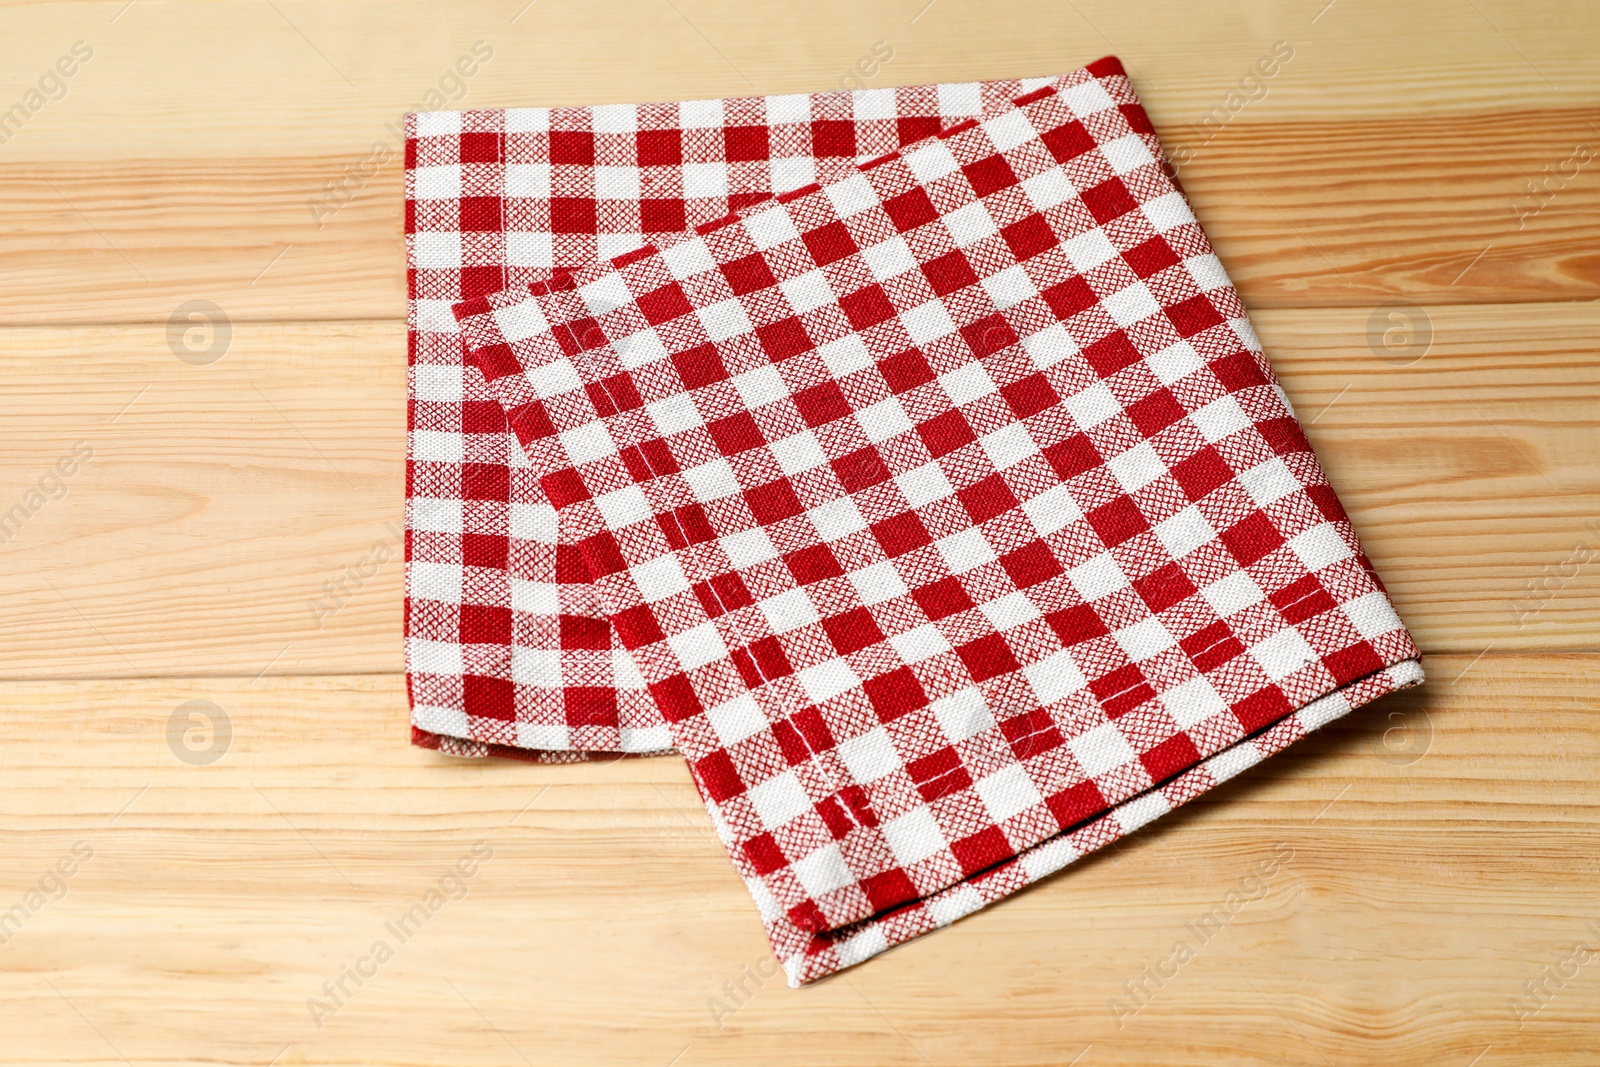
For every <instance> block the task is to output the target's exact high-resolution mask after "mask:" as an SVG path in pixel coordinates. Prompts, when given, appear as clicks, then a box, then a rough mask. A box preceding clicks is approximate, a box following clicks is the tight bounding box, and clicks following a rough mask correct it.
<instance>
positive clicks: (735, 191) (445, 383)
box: [405, 58, 1159, 762]
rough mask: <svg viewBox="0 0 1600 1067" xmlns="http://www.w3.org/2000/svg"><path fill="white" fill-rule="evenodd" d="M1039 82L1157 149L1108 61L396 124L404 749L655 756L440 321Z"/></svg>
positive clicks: (569, 563)
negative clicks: (400, 153)
mask: <svg viewBox="0 0 1600 1067" xmlns="http://www.w3.org/2000/svg"><path fill="white" fill-rule="evenodd" d="M1047 84H1060V85H1062V86H1068V87H1072V88H1074V90H1075V91H1078V92H1082V93H1101V94H1104V95H1105V96H1106V97H1107V98H1109V99H1111V100H1113V101H1114V102H1115V106H1117V107H1119V108H1121V109H1123V110H1124V111H1125V112H1126V113H1127V114H1128V115H1129V116H1130V120H1131V121H1132V122H1133V124H1134V126H1135V128H1137V129H1138V130H1140V131H1141V132H1140V134H1139V136H1140V137H1141V138H1142V139H1144V140H1145V141H1147V143H1148V147H1149V148H1150V149H1151V151H1153V152H1157V151H1159V146H1158V145H1157V144H1156V140H1155V136H1154V133H1153V131H1151V130H1150V127H1149V123H1148V121H1147V120H1146V119H1145V118H1144V116H1143V111H1142V109H1140V107H1139V104H1138V101H1137V99H1136V98H1135V97H1134V95H1133V93H1132V90H1131V88H1130V87H1129V86H1128V84H1127V80H1126V78H1125V77H1124V75H1123V73H1122V68H1121V65H1120V64H1119V63H1117V61H1116V60H1115V59H1110V58H1108V59H1105V60H1101V61H1100V62H1098V63H1095V64H1091V65H1090V66H1089V67H1088V68H1085V69H1082V70H1078V71H1075V72H1073V73H1071V74H1067V75H1064V76H1061V77H1057V78H1033V79H1023V80H999V81H987V82H961V83H943V84H938V85H913V86H902V87H897V88H892V89H873V90H863V91H857V92H828V93H813V94H794V95H780V96H767V97H750V98H742V99H739V98H736V99H724V100H698V101H686V102H681V103H658V104H628V105H604V106H600V107H562V108H517V109H485V110H475V111H455V112H432V113H423V114H416V115H410V116H407V120H406V121H407V142H406V235H407V237H406V245H407V262H408V266H409V300H408V308H409V312H408V326H409V330H408V338H409V345H410V361H411V370H410V375H409V379H408V390H409V407H408V411H409V415H408V418H409V430H410V432H409V433H408V435H407V481H406V497H407V508H406V516H407V525H406V528H407V538H406V560H407V569H406V620H405V631H406V634H405V639H406V649H405V652H406V677H407V684H408V692H409V695H410V699H411V706H412V724H413V740H414V741H415V742H416V743H417V744H419V745H423V746H425V747H430V748H436V749H439V750H441V751H444V752H447V753H450V754H452V755H461V756H483V755H496V756H511V757H518V758H524V759H533V760H539V761H546V762H571V761H576V760H584V759H589V758H591V757H595V756H598V757H600V758H607V759H610V758H614V757H615V756H618V755H638V754H650V753H653V752H659V751H662V750H663V749H665V748H667V747H669V746H670V740H669V739H668V736H667V731H666V729H665V723H664V722H663V721H662V719H661V717H660V714H659V713H658V712H657V711H656V709H655V706H654V703H653V702H652V701H651V700H650V699H649V696H648V694H647V693H646V692H645V691H644V689H643V688H642V683H641V681H640V679H638V678H637V677H636V676H635V675H634V674H633V673H632V664H631V661H630V660H629V659H628V657H627V656H626V655H625V654H624V650H623V649H622V648H621V646H620V644H619V643H618V642H617V641H616V638H615V635H614V634H613V633H612V632H611V630H610V627H609V624H608V623H606V621H605V619H604V616H603V613H601V612H600V611H599V609H598V608H597V606H596V603H595V600H594V591H593V589H592V587H591V585H590V584H589V582H588V580H587V577H586V575H585V574H584V573H583V572H582V568H581V566H578V565H577V562H576V561H577V556H576V553H574V552H573V551H572V546H571V545H565V546H563V545H561V544H559V543H558V539H559V538H558V531H557V525H556V519H555V515H554V512H553V511H552V510H551V509H550V508H549V505H548V502H547V501H545V500H544V498H543V496H542V494H541V493H540V492H539V489H538V486H537V484H536V482H535V480H534V479H533V477H532V475H531V473H530V470H529V468H528V466H527V463H526V460H525V459H524V458H523V457H522V454H521V451H520V448H519V447H518V445H517V442H516V440H515V437H514V436H513V435H512V434H511V433H510V432H509V429H508V427H507V424H506V421H505V416H504V414H503V412H502V411H501V409H500V406H499V404H498V403H497V402H496V401H495V397H494V393H493V391H492V390H491V389H490V388H489V387H488V385H487V383H486V382H485V381H484V380H483V377H482V375H481V374H480V373H479V372H478V371H477V368H476V367H475V366H473V365H472V364H471V363H470V361H468V360H467V359H466V358H465V355H464V352H463V350H462V345H461V337H460V334H459V331H458V328H457V325H456V322H455V319H454V317H453V315H452V314H451V312H450V307H451V305H452V304H454V303H456V302H458V301H460V300H462V299H465V298H469V297H474V296H480V295H484V294H487V293H491V292H495V291H497V290H501V289H504V288H506V287H507V286H510V285H524V284H528V283H532V282H540V281H545V280H548V279H549V278H550V277H551V276H552V273H553V272H556V271H560V270H563V269H571V268H576V267H581V266H583V265H586V264H589V263H592V262H595V261H596V260H598V259H601V258H603V257H608V256H612V255H616V254H619V253H622V252H627V251H630V250H632V249H635V248H639V247H641V246H643V245H644V244H646V243H647V241H648V240H649V237H650V235H651V234H659V233H666V232H676V231H681V230H684V229H687V228H689V227H693V226H697V225H700V224H703V223H706V222H709V221H712V220H714V219H717V218H720V217H722V216H724V215H726V214H728V212H729V211H731V210H734V209H737V208H739V207H743V206H746V205H749V204H751V203H754V202H757V201H759V200H762V199H764V198H767V197H770V196H772V195H774V194H776V193H781V192H785V191H789V190H793V189H796V188H799V187H801V186H803V185H805V184H807V183H809V182H812V181H817V180H826V179H828V178H830V177H831V176H836V175H839V174H842V173H845V172H847V171H848V170H849V169H850V168H851V167H852V166H853V165H854V161H855V160H857V159H862V160H864V159H870V158H873V157H876V156H880V155H882V154H884V153H886V152H889V151H892V150H893V149H895V148H897V147H899V146H901V145H903V144H908V143H910V142H913V141H916V140H919V139H921V138H923V137H926V136H928V135H930V134H932V133H935V132H938V131H939V130H940V129H945V128H948V127H949V126H951V125H953V124H955V123H957V122H961V121H965V120H966V119H969V118H971V117H973V116H976V115H979V114H983V113H985V112H989V111H994V110H995V109H998V108H1003V107H1006V106H1009V101H1011V100H1012V99H1014V98H1015V97H1017V96H1019V95H1021V94H1023V93H1025V92H1029V91H1031V90H1033V89H1036V88H1039V87H1041V86H1044V85H1047Z"/></svg>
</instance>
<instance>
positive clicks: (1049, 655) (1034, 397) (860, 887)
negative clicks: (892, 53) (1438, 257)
mask: <svg viewBox="0 0 1600 1067" xmlns="http://www.w3.org/2000/svg"><path fill="white" fill-rule="evenodd" d="M409 133H410V137H411V141H410V147H409V150H408V157H407V158H408V169H407V196H408V210H407V222H408V250H409V254H410V257H411V259H410V262H411V267H412V307H411V311H412V316H411V331H412V332H411V339H412V357H413V361H412V368H411V378H410V383H411V409H410V412H411V414H410V428H411V433H410V453H409V459H410V478H409V481H408V485H409V495H408V508H407V519H408V530H409V531H410V534H411V536H410V537H409V538H408V542H407V545H408V549H409V552H410V555H409V556H408V569H407V581H408V586H407V594H408V597H407V604H408V614H407V633H406V637H407V648H406V653H407V672H408V681H409V683H410V691H411V698H412V715H413V727H414V735H413V736H414V740H415V741H416V743H418V744H420V745H424V746H426V747H430V748H437V749H440V750H441V751H444V752H447V753H450V754H454V755H463V756H484V755H506V756H515V757H519V758H525V759H537V760H547V761H562V762H565V761H574V760H581V759H585V758H593V757H595V756H598V755H601V754H609V755H612V756H617V755H626V754H647V753H653V752H663V751H668V750H674V749H675V750H676V751H678V752H680V753H682V755H683V756H684V757H685V758H686V760H687V761H688V763H689V767H690V769H691V772H692V774H693V777H694V780H695V783H696V785H697V787H698V788H699V790H700V792H701V794H702V797H703V799H704V800H705V803H706V808H707V810H708V812H709V813H710V815H711V819H712V822H713V824H714V825H715V827H716V830H717V833H718V834H719V836H720V837H721V839H722V841H723V842H724V844H725V846H726V847H727V850H728V853H729V855H730V857H731V859H732V861H733V864H734V866H735V868H736V869H737V870H738V871H739V873H740V875H741V876H742V877H743V878H744V880H745V882H746V884H747V885H748V887H749V888H750V891H751V893H752V895H753V896H754V898H755V900H756V903H757V906H758V908H759V910H760V912H761V915H762V918H763V921H764V923H765V925H766V929H767V933H768V936H769V938H770V939H771V941H772V944H773V947H774V951H775V954H776V956H777V958H778V959H779V960H780V962H782V964H783V966H784V968H785V970H786V972H787V974H788V976H789V980H790V983H791V984H794V985H799V984H802V983H805V982H809V981H813V980H815V979H817V978H820V977H823V976H825V975H828V974H830V973H833V972H834V971H837V970H839V969H840V968H843V967H846V966H850V965H852V964H854V963H857V962H860V961H862V960H864V959H867V958H869V957H871V956H873V955H875V954H877V953H879V952H882V951H884V950H886V949H887V948H889V947H892V946H894V945H896V944H899V943H901V942H904V941H906V940H908V939H910V938H912V937H915V936H917V935H919V934H922V933H925V932H927V931H929V930H932V929H935V928H938V927H940V926H944V925H948V924H949V923H951V922H953V921H955V920H956V919H958V918H960V917H962V916H964V915H966V914H968V913H970V912H972V911H975V910H977V909H978V908H981V907H983V906H984V905H985V904H988V903H991V902H993V901H995V900H998V899H999V898H1001V897H1003V896H1006V895H1008V894H1010V893H1013V892H1015V891H1016V890H1018V889H1020V888H1021V887H1023V886H1025V885H1028V884H1030V883H1032V882H1034V881H1037V880H1038V879H1040V878H1042V877H1044V876H1045V875H1047V874H1049V873H1051V872H1053V871H1056V870H1058V869H1060V868H1061V867H1063V866H1065V865H1066V864H1068V863H1070V862H1072V861H1073V860H1074V859H1076V858H1078V857H1080V856H1082V855H1084V854H1085V853H1087V852H1089V851H1092V850H1094V849H1096V848H1098V847H1101V846H1102V845H1105V844H1107V843H1108V842H1111V841H1114V840H1116V839H1117V838H1119V837H1121V836H1124V835H1126V834H1128V833H1131V832H1132V831H1133V830H1135V829H1137V828H1139V827H1140V826H1143V825H1145V824H1146V823H1148V822H1150V821H1151V820H1153V819H1155V818H1157V817H1159V816H1160V815H1162V814H1164V813H1165V812H1167V811H1170V810H1171V809H1172V808H1174V807H1176V806H1177V805H1179V804H1182V803H1183V802H1185V801H1187V800H1189V799H1190V798H1192V797H1194V796H1197V795H1199V794H1200V793H1202V792H1204V791H1205V790H1207V789H1209V788H1211V787H1213V786H1215V785H1216V784H1218V783H1219V782H1221V781H1224V780H1226V779H1228V778H1230V777H1232V776H1233V775H1235V774H1238V773H1239V772H1240V771H1242V770H1244V769H1246V768H1248V767H1250V766H1252V765H1254V764H1255V763H1257V762H1259V761H1260V760H1262V759H1264V758H1266V757H1268V756H1271V755H1273V754H1274V753H1276V752H1278V751H1280V750H1281V749H1283V748H1284V747H1286V746H1287V745H1289V744H1290V743H1292V742H1293V741H1294V740H1296V739H1297V738H1299V737H1301V736H1303V735H1304V734H1305V733H1306V732H1308V731H1310V730H1313V729H1315V728H1317V727H1318V726H1321V725H1323V724H1324V723H1326V722H1328V721H1330V720H1332V719H1334V718H1337V717H1338V716H1340V715H1343V714H1345V713H1346V712H1348V711H1350V710H1351V709H1352V708H1355V707H1357V706H1360V705H1361V704H1364V703H1366V702H1368V701H1370V700H1373V699H1375V698H1376V697H1378V696H1381V695H1383V694H1385V693H1387V692H1390V691H1392V690H1395V689H1399V688H1402V687H1405V686H1408V685H1414V684H1416V683H1417V682H1419V681H1421V678H1422V674H1421V666H1420V655H1419V653H1418V651H1417V648H1416V646H1415V644H1414V643H1413V642H1412V640H1411V637H1410V635H1409V634H1408V633H1407V631H1406V629H1405V627H1404V625H1403V624H1402V623H1401V621H1400V619H1399V617H1398V616H1397V615H1396V613H1395V611H1394V608H1393V606H1392V604H1391V603H1390V601H1389V599H1388V596H1387V595H1386V593H1385V592H1384V589H1383V587H1382V584H1381V583H1380V581H1379V580H1378V578H1377V575H1376V574H1375V572H1374V571H1373V569H1372V567H1371V565H1370V563H1369V562H1368V561H1367V559H1366V557H1365V555H1364V554H1363V552H1362V550H1361V546H1360V543H1359V542H1358V540H1357V538H1356V534H1355V531H1354V529H1353V527H1352V526H1351V524H1350V521H1349V519H1348V517H1347V516H1346V515H1345V513H1344V511H1343V509H1342V507H1341V506H1340V504H1339V501H1338V499H1337V497H1336V496H1335V495H1334V493H1333V491H1332V489H1331V487H1330V486H1329V485H1328V482H1327V480H1326V478H1325V477H1324V475H1323V472H1322V469H1321V467H1320V466H1319V464H1318V463H1317V460H1316V457H1315V455H1314V454H1313V452H1312V450H1311V446H1310V444H1309V443H1308V442H1307V440H1306V438H1305V436H1304V434H1303V433H1302V432H1301V429H1300V427H1299V424H1298V423H1297V422H1296V420H1295V418H1294V414H1293V411H1292V410H1291V408H1290V405H1289V402H1288V399H1287V397H1286V396H1285V395H1284V393H1283V391H1282V389H1281V388H1279V386H1278V384H1277V382H1276V380H1275V378H1274V376H1273V374H1272V370H1271V367H1270V365H1269V364H1268V363H1267V361H1266V359H1265V356H1264V355H1263V353H1262V351H1261V347H1260V345H1259V343H1258V341H1257V340H1256V337H1255V334H1254V332H1253V331H1252V330H1251V328H1250V325H1249V321H1248V319H1247V317H1246V314H1245V309H1244V307H1243V305H1242V304H1241V303H1240V301H1239V297H1238V294H1237V293H1236V292H1235V291H1234V289H1233V287H1232V285H1231V284H1230V283H1229V281H1228V278H1227V276H1226V274H1225V273H1224V272H1223V270H1222V267H1221V265H1220V264H1219V263H1218V261H1217V259H1216V256H1215V255H1214V253H1213V252H1212V249H1211V246H1210V244H1209V242H1208V241H1207V239H1206V236H1205V234H1204V232H1203V231H1202V230H1201V228H1200V226H1199V224H1198V222H1197V221H1196V220H1195V218H1194V215H1193V213H1192V212H1191V211H1190V209H1189V205H1188V202H1187V200H1186V199H1185V197H1184V195H1183V194H1182V192H1181V191H1180V190H1179V189H1178V188H1177V186H1176V185H1175V183H1174V181H1173V178H1172V174H1171V171H1170V168H1168V167H1167V166H1166V164H1165V161H1164V158H1163V156H1162V153H1161V147H1160V144H1159V142H1158V141H1157V140H1156V137H1155V134H1154V130H1153V129H1152V128H1151V126H1150V123H1149V121H1148V119H1147V118H1146V117H1145V115H1144V112H1143V110H1142V109H1141V108H1140V106H1139V104H1138V101H1137V99H1136V97H1135V96H1134V94H1133V91H1132V88H1131V86H1130V85H1129V84H1128V82H1127V79H1126V77H1125V75H1124V74H1123V72H1122V69H1121V66H1120V64H1118V63H1117V62H1116V60H1115V59H1107V60H1101V61H1100V62H1098V63H1095V64H1092V65H1091V66H1089V67H1086V68H1083V69H1081V70H1078V71H1076V72H1073V73H1072V74H1068V75H1065V76H1062V77H1059V78H1047V79H1034V80H1031V81H1011V82H987V83H968V84H964V85H936V86H916V87H906V88H902V89H894V90H873V91H866V92H855V93H850V92H841V93H822V94H815V95H812V96H808V97H806V96H798V97H797V96H788V97H766V98H751V99H743V100H712V101H697V102H692V103H683V104H657V105H637V106H632V105H630V106H625V107H622V106H608V107H599V108H553V109H528V110H519V111H503V112H501V111H488V112H485V111H478V112H448V113H437V114H432V115H418V116H413V118H412V120H411V125H410V127H409ZM757 142H759V144H757ZM757 148H759V151H757ZM686 160H692V161H693V162H685V161H686Z"/></svg>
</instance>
